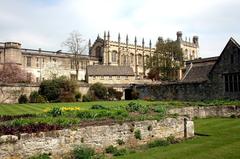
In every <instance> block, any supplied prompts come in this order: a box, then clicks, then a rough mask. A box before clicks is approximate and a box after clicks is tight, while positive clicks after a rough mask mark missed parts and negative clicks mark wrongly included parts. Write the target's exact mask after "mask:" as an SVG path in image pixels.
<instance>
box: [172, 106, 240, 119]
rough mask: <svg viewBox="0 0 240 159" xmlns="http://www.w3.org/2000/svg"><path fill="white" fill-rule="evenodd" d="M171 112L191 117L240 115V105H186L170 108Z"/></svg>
mask: <svg viewBox="0 0 240 159" xmlns="http://www.w3.org/2000/svg"><path fill="white" fill-rule="evenodd" d="M168 113H169V114H178V115H180V116H188V117H190V119H191V118H194V117H198V118H207V117H230V116H231V115H235V116H240V106H209V107H184V108H173V109H169V110H168Z"/></svg>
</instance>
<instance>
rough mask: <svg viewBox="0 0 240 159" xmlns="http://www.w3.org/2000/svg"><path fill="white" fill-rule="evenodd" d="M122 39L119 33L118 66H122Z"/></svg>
mask: <svg viewBox="0 0 240 159" xmlns="http://www.w3.org/2000/svg"><path fill="white" fill-rule="evenodd" d="M120 47H121V37H120V33H118V61H117V63H118V66H120V65H121V48H120Z"/></svg>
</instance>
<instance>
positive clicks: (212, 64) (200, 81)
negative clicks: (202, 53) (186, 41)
mask: <svg viewBox="0 0 240 159" xmlns="http://www.w3.org/2000/svg"><path fill="white" fill-rule="evenodd" d="M138 90H139V92H141V93H140V95H141V97H142V98H144V97H146V96H152V97H154V98H157V99H177V100H206V99H238V100H239V99H240V45H239V44H238V43H237V42H236V41H235V40H234V39H233V38H230V40H229V41H228V43H227V44H226V46H225V47H224V49H223V51H222V53H221V54H220V56H218V57H210V58H204V59H196V60H191V61H188V62H187V67H186V73H185V75H184V77H183V79H182V80H181V81H180V82H176V83H167V84H160V85H155V86H153V85H148V86H143V85H140V86H138Z"/></svg>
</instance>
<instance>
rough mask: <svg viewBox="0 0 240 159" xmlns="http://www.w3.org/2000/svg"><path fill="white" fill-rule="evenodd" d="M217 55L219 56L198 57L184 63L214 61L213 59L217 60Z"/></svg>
mask: <svg viewBox="0 0 240 159" xmlns="http://www.w3.org/2000/svg"><path fill="white" fill-rule="evenodd" d="M218 57H219V56H215V57H208V58H199V59H195V60H189V61H187V62H186V63H187V64H190V63H203V62H215V61H217V59H218Z"/></svg>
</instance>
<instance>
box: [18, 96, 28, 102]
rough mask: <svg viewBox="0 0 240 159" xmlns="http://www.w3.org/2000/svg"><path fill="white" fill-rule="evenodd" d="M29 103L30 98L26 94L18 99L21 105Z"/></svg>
mask: <svg viewBox="0 0 240 159" xmlns="http://www.w3.org/2000/svg"><path fill="white" fill-rule="evenodd" d="M27 102H28V98H27V96H26V94H22V95H20V97H19V98H18V103H19V104H24V103H27Z"/></svg>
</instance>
